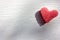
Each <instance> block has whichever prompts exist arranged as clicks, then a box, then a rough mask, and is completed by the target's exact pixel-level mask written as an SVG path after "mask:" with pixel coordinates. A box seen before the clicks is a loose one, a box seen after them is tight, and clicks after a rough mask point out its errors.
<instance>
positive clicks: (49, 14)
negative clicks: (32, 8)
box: [40, 7, 58, 23]
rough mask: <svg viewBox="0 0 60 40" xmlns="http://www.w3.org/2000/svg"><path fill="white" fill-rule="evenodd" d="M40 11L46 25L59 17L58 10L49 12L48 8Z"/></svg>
mask: <svg viewBox="0 0 60 40" xmlns="http://www.w3.org/2000/svg"><path fill="white" fill-rule="evenodd" d="M40 11H41V14H42V17H43V19H44V20H45V22H46V23H48V22H49V21H50V20H51V19H53V18H54V17H56V16H57V15H58V11H57V10H52V11H49V10H48V9H47V8H46V7H44V8H42V9H41V10H40Z"/></svg>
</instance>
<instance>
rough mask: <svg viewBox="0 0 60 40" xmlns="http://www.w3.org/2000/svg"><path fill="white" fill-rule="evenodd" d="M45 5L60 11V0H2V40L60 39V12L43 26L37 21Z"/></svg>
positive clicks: (0, 15) (0, 17) (0, 13)
mask: <svg viewBox="0 0 60 40" xmlns="http://www.w3.org/2000/svg"><path fill="white" fill-rule="evenodd" d="M44 6H46V7H47V8H49V9H50V10H52V9H57V10H58V11H59V13H60V0H0V40H60V14H59V15H58V17H56V18H55V19H53V20H52V21H50V22H49V23H48V24H46V25H43V26H39V24H38V23H37V21H36V18H35V13H36V12H37V11H38V10H40V9H41V7H44Z"/></svg>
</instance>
